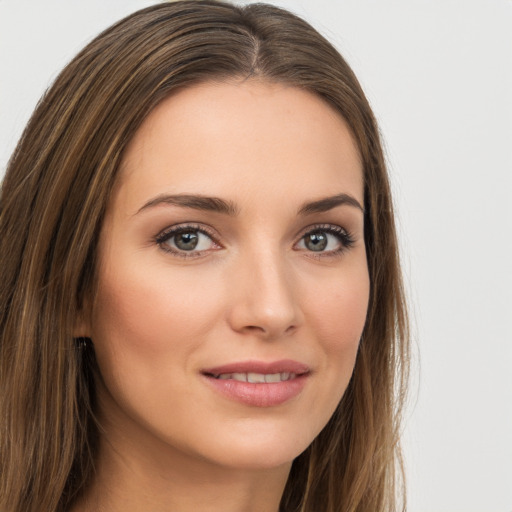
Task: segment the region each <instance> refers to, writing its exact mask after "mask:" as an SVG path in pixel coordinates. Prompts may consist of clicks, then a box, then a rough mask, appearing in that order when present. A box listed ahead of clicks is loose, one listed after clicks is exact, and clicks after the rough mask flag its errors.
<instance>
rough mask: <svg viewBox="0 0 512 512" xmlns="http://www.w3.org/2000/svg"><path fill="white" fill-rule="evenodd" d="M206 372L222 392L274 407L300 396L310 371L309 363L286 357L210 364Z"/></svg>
mask: <svg viewBox="0 0 512 512" xmlns="http://www.w3.org/2000/svg"><path fill="white" fill-rule="evenodd" d="M201 373H202V375H203V376H204V377H205V379H206V380H207V382H208V384H209V385H211V386H212V387H213V388H214V389H216V390H217V391H219V392H220V393H221V394H223V395H224V396H226V397H227V398H230V399H232V400H235V401H237V402H241V403H244V404H246V405H251V406H255V407H273V406H276V405H280V404H283V403H285V402H287V401H288V400H291V399H292V398H294V397H295V396H297V395H298V394H299V393H300V392H301V391H302V389H303V388H304V385H305V384H306V380H307V378H308V376H309V375H310V369H309V367H308V366H307V365H305V364H302V363H299V362H297V361H292V360H290V359H284V360H281V361H273V362H271V363H267V362H263V361H242V362H237V363H229V364H226V365H222V366H216V367H213V368H207V369H205V370H203V371H202V372H201Z"/></svg>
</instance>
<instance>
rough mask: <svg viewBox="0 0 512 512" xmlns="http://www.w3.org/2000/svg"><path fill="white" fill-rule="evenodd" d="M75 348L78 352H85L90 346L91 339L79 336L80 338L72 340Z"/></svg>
mask: <svg viewBox="0 0 512 512" xmlns="http://www.w3.org/2000/svg"><path fill="white" fill-rule="evenodd" d="M74 341H75V346H76V348H78V349H79V350H85V349H86V348H87V347H88V346H89V345H91V344H92V340H91V338H86V337H83V336H81V337H80V338H74Z"/></svg>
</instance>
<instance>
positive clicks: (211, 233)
mask: <svg viewBox="0 0 512 512" xmlns="http://www.w3.org/2000/svg"><path fill="white" fill-rule="evenodd" d="M182 230H183V231H187V230H191V231H194V230H197V231H199V232H201V233H203V234H205V235H207V236H208V237H210V238H211V239H212V241H213V242H214V243H215V244H217V245H220V246H223V244H222V242H221V241H220V239H221V237H220V235H219V234H218V233H217V230H215V229H214V228H212V227H211V226H208V225H207V224H203V223H196V222H184V223H179V224H175V225H172V226H169V227H167V228H165V229H163V230H162V231H160V232H159V233H158V234H157V235H156V237H155V240H156V241H157V243H163V242H165V241H166V240H167V239H169V238H171V237H172V236H173V235H174V234H176V233H179V232H180V231H182ZM322 230H323V231H328V232H331V233H336V232H342V233H345V234H346V235H347V236H349V237H350V238H352V239H353V241H355V240H356V237H355V236H354V235H353V233H352V232H351V231H349V230H348V229H347V228H345V227H343V226H340V225H339V224H329V223H318V224H310V225H308V226H306V227H304V228H302V229H300V230H299V231H298V232H297V233H296V234H295V236H294V239H295V240H296V242H294V244H296V243H298V242H299V241H300V240H301V239H302V238H303V237H304V236H306V235H307V234H308V233H311V232H314V231H322Z"/></svg>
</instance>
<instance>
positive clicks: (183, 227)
mask: <svg viewBox="0 0 512 512" xmlns="http://www.w3.org/2000/svg"><path fill="white" fill-rule="evenodd" d="M155 243H156V244H157V245H158V246H159V247H160V248H161V249H162V250H163V251H165V252H168V253H170V254H172V255H176V256H178V257H181V258H200V257H202V256H205V255H206V254H207V253H209V252H211V251H216V250H219V249H222V248H223V246H222V244H221V243H220V241H219V240H218V237H217V235H216V234H215V233H214V231H213V230H212V229H211V228H209V227H208V226H205V225H203V224H196V223H185V224H179V225H175V226H171V227H169V228H167V229H165V230H164V231H162V232H161V233H159V234H158V235H157V236H156V237H155ZM354 243H355V239H354V237H353V236H352V235H351V234H350V233H349V232H348V231H347V230H346V229H345V228H343V227H341V226H338V225H335V224H317V225H312V226H308V227H307V228H305V229H304V230H303V231H302V233H301V235H300V238H299V240H298V242H296V243H295V244H294V246H293V249H294V250H296V251H304V252H307V253H308V256H312V257H314V258H325V257H335V256H338V255H341V254H342V253H343V252H345V251H347V250H349V249H350V248H351V247H352V246H353V245H354Z"/></svg>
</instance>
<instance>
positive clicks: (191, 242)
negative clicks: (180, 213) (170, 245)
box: [174, 231, 199, 251]
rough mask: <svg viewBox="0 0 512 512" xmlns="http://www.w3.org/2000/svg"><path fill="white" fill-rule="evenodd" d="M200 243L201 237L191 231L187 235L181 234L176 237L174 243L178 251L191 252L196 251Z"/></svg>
mask: <svg viewBox="0 0 512 512" xmlns="http://www.w3.org/2000/svg"><path fill="white" fill-rule="evenodd" d="M198 242H199V237H198V236H197V233H194V232H192V231H189V232H187V233H180V234H178V235H176V236H175V238H174V243H175V244H176V247H178V249H182V250H183V251H190V250H192V249H195V248H196V246H197V243H198Z"/></svg>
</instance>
